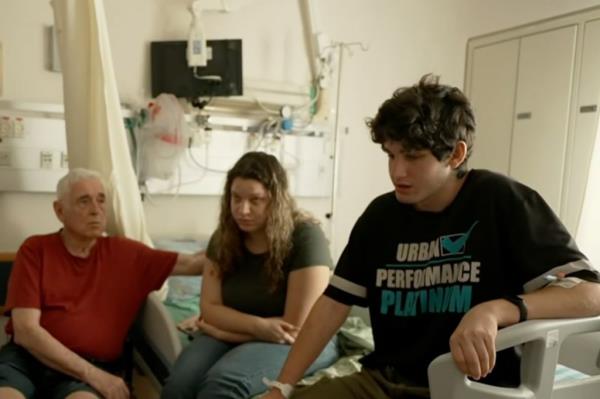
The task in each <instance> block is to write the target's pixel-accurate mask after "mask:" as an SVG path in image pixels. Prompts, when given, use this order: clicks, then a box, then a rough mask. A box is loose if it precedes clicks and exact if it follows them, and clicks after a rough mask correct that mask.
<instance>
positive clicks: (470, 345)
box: [450, 302, 498, 380]
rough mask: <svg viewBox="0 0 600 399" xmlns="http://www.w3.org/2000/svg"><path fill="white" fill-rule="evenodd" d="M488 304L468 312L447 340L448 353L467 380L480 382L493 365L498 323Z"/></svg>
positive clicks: (480, 305) (494, 362) (485, 303)
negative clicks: (449, 352) (450, 353)
mask: <svg viewBox="0 0 600 399" xmlns="http://www.w3.org/2000/svg"><path fill="white" fill-rule="evenodd" d="M487 304H489V302H484V303H482V304H479V305H477V306H475V307H474V308H472V309H471V310H469V311H468V312H467V313H466V314H465V315H464V316H463V318H462V320H461V321H460V323H459V324H458V327H456V330H454V333H453V334H452V336H451V337H450V351H451V352H452V358H453V359H454V362H455V363H456V366H457V367H458V368H459V370H460V371H462V372H463V373H464V374H466V375H467V376H469V377H471V378H473V379H475V380H479V379H480V378H483V377H485V376H487V375H488V374H489V373H490V372H491V371H492V369H493V368H494V365H495V364H496V335H497V334H498V319H497V317H496V314H495V313H494V312H493V311H492V309H491V308H492V306H487Z"/></svg>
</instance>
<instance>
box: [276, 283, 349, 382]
mask: <svg viewBox="0 0 600 399" xmlns="http://www.w3.org/2000/svg"><path fill="white" fill-rule="evenodd" d="M349 312H350V307H349V306H347V305H343V304H341V303H339V302H336V301H334V300H333V299H331V298H329V297H326V296H323V295H322V296H321V297H320V298H319V299H318V300H317V302H316V303H315V306H313V308H312V310H311V312H310V314H309V316H308V318H307V319H306V322H305V323H304V325H303V326H302V329H301V330H300V333H299V334H298V337H297V339H296V342H295V343H294V345H293V346H292V349H291V351H290V354H289V355H288V358H287V360H286V362H285V364H284V366H283V368H282V370H281V373H280V374H279V377H278V381H281V382H284V383H288V384H291V385H294V384H296V383H297V382H298V381H299V380H300V379H301V378H302V377H303V376H304V373H305V372H306V370H307V369H308V367H309V366H310V365H311V364H312V363H313V362H314V361H315V359H316V358H317V357H318V356H319V354H320V353H321V351H322V350H323V348H324V347H325V345H327V343H328V342H329V340H331V338H332V337H333V336H334V335H335V334H336V333H337V331H338V329H339V328H340V326H341V325H342V324H343V323H344V321H345V320H346V317H347V316H348V313H349Z"/></svg>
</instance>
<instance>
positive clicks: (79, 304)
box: [6, 233, 177, 361]
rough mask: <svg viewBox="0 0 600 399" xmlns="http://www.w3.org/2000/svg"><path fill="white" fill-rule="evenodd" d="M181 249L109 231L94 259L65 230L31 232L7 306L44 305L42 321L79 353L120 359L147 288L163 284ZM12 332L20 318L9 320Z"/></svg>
mask: <svg viewBox="0 0 600 399" xmlns="http://www.w3.org/2000/svg"><path fill="white" fill-rule="evenodd" d="M176 260H177V254H176V253H174V252H166V251H159V250H154V249H151V248H149V247H147V246H146V245H144V244H141V243H139V242H137V241H133V240H129V239H127V238H122V237H101V238H98V240H97V242H96V244H95V245H94V247H93V248H92V250H91V252H90V254H89V256H88V257H87V258H77V257H74V256H73V255H71V254H70V253H69V252H68V251H67V249H66V248H65V246H64V244H63V241H62V239H61V237H60V235H59V233H53V234H48V235H40V236H33V237H30V238H28V239H27V240H26V241H25V242H24V243H23V245H22V246H21V248H20V249H19V251H18V252H17V256H16V259H15V262H14V266H13V269H12V273H11V275H10V279H9V283H8V296H7V301H6V302H7V303H6V308H7V309H8V310H11V309H14V308H36V309H40V310H41V319H40V324H41V325H42V327H43V328H45V329H46V330H47V331H48V332H49V333H50V334H51V335H52V336H53V337H54V338H56V339H57V340H58V341H60V342H61V343H62V344H64V345H65V346H66V347H68V348H69V349H71V350H72V351H74V352H75V353H77V354H79V355H81V356H83V357H87V358H93V359H97V360H102V361H113V360H115V359H117V358H118V357H119V356H120V355H121V352H122V349H123V343H124V341H125V337H126V335H127V332H128V331H129V328H130V327H131V324H132V323H133V321H134V319H135V317H136V315H137V313H138V311H139V309H140V307H141V305H142V304H143V303H144V301H145V299H146V297H147V295H148V294H149V293H150V292H151V291H153V290H157V289H159V288H160V287H161V285H162V284H163V282H164V281H165V279H166V278H167V277H168V275H169V274H170V273H171V271H172V270H173V267H174V265H175V262H176ZM6 332H7V334H10V335H12V333H13V329H12V323H11V321H9V322H8V323H7V325H6Z"/></svg>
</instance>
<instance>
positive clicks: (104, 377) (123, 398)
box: [87, 367, 129, 399]
mask: <svg viewBox="0 0 600 399" xmlns="http://www.w3.org/2000/svg"><path fill="white" fill-rule="evenodd" d="M87 383H88V384H90V385H91V386H92V387H93V388H94V389H96V390H98V392H100V394H102V397H103V398H105V399H129V388H127V385H126V384H125V381H123V379H122V378H120V377H117V376H115V375H112V374H110V373H108V372H106V371H104V370H102V369H99V368H97V367H94V368H93V369H91V370H90V373H89V378H88V381H87Z"/></svg>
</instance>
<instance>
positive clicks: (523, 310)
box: [502, 295, 527, 323]
mask: <svg viewBox="0 0 600 399" xmlns="http://www.w3.org/2000/svg"><path fill="white" fill-rule="evenodd" d="M502 299H505V300H507V301H508V302H510V303H512V304H514V305H515V306H516V307H518V308H519V323H521V322H523V321H526V320H527V305H525V301H524V300H523V298H521V297H520V296H518V295H505V296H503V297H502Z"/></svg>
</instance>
